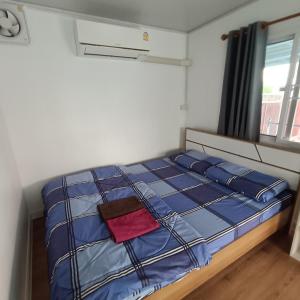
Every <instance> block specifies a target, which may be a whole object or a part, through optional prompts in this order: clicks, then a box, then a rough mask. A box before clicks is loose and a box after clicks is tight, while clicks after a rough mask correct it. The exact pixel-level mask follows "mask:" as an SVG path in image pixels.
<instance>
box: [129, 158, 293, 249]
mask: <svg viewBox="0 0 300 300" xmlns="http://www.w3.org/2000/svg"><path fill="white" fill-rule="evenodd" d="M197 159H199V157H198V156H197ZM184 163H185V162H184V161H183V160H182V161H180V162H179V164H177V163H175V162H173V161H171V160H170V159H168V158H164V159H154V160H150V161H147V162H144V163H138V164H133V165H129V166H127V167H124V168H123V169H124V172H127V173H128V174H130V175H129V177H130V179H131V180H132V181H139V180H143V181H144V182H145V183H147V184H148V185H149V187H150V188H151V189H153V190H154V191H155V192H156V193H157V194H158V195H159V196H160V197H161V199H163V201H165V202H166V203H167V204H168V205H169V206H170V207H171V208H172V209H173V210H174V211H176V212H177V213H178V214H179V215H180V216H181V217H182V218H183V219H184V220H185V221H187V223H189V224H190V225H191V226H193V227H194V228H195V229H196V230H197V231H198V232H199V233H200V234H201V235H202V236H204V237H205V239H206V241H207V244H208V249H209V251H210V252H211V254H214V253H216V252H217V251H219V250H220V249H222V248H223V247H225V246H226V245H228V244H229V243H231V242H233V241H235V240H236V239H238V238H239V237H241V236H242V235H244V234H245V233H247V232H249V231H250V230H251V229H253V228H255V227H256V226H258V225H260V224H261V223H263V222H265V221H266V220H268V219H270V218H271V217H272V216H274V215H276V214H278V213H279V212H281V211H282V210H284V209H285V208H287V207H288V206H289V205H291V203H292V199H293V194H292V193H291V192H290V191H288V190H285V191H283V192H281V193H280V194H279V195H278V196H276V197H274V198H272V199H271V200H269V201H268V202H267V203H264V202H258V201H257V200H254V199H252V198H249V197H247V196H245V195H242V194H240V193H238V192H236V191H234V190H232V189H230V187H228V186H225V185H222V184H219V183H216V182H214V181H212V180H210V179H209V178H207V177H204V176H202V175H200V174H199V173H197V172H198V171H199V169H201V170H202V169H203V168H202V167H205V168H207V167H209V166H206V165H205V164H203V165H202V166H200V167H201V168H200V167H199V168H198V167H197V168H198V169H196V171H197V172H194V171H192V170H191V169H189V168H188V165H190V163H189V162H188V164H187V167H183V165H184ZM213 163H214V162H213V161H210V164H209V165H210V166H211V164H213Z"/></svg>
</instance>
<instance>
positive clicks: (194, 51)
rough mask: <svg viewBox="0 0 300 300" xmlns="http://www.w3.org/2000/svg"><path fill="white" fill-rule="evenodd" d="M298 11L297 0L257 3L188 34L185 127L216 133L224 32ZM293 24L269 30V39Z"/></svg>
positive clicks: (223, 59)
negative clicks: (188, 65)
mask: <svg viewBox="0 0 300 300" xmlns="http://www.w3.org/2000/svg"><path fill="white" fill-rule="evenodd" d="M299 11H300V1H295V0H284V1H282V0H260V1H255V2H254V3H252V4H250V5H248V6H245V7H243V8H241V9H239V10H237V11H235V12H233V13H231V14H229V15H227V16H225V17H223V18H220V19H218V20H216V21H214V22H212V23H210V24H208V25H206V26H204V27H202V28H200V29H198V30H195V31H193V32H191V33H190V34H189V37H188V39H189V42H188V49H189V53H188V56H189V57H190V58H191V59H192V60H193V65H192V67H191V68H189V69H188V107H189V108H188V113H187V126H189V127H198V128H202V129H208V130H212V131H216V130H217V126H218V121H219V112H220V102H221V94H222V84H223V73H224V67H225V56H226V47H227V43H226V42H224V41H222V40H221V39H220V36H221V35H222V34H223V33H227V32H229V31H230V30H233V29H238V28H239V27H241V26H245V25H247V24H249V23H252V22H256V21H270V20H273V19H277V18H280V17H284V16H287V15H289V14H293V13H296V12H299ZM295 22H298V28H300V27H299V18H298V20H295V21H293V22H291V21H290V22H285V23H280V24H278V25H274V26H272V27H270V30H269V35H270V36H273V37H275V36H280V34H286V33H287V32H288V30H289V27H290V26H291V25H292V24H293V26H294V25H295Z"/></svg>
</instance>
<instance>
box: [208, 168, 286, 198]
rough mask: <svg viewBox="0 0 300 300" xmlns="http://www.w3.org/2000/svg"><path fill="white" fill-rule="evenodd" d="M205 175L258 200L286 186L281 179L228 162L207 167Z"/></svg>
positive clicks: (273, 195) (270, 195)
mask: <svg viewBox="0 0 300 300" xmlns="http://www.w3.org/2000/svg"><path fill="white" fill-rule="evenodd" d="M206 175H207V177H208V178H210V179H212V180H214V181H216V182H219V183H221V184H224V185H226V186H228V187H230V188H231V189H232V190H235V191H237V192H239V193H242V194H244V195H245V196H247V197H250V198H253V199H255V200H256V201H259V202H260V201H262V202H267V201H269V200H271V199H272V198H274V197H276V196H277V195H278V194H280V193H281V192H282V191H284V190H286V189H287V188H288V183H287V182H286V181H285V180H283V179H280V178H276V177H273V176H270V175H267V174H263V173H260V172H257V171H254V170H252V169H248V168H246V167H243V166H240V165H236V164H233V163H230V162H223V163H220V164H218V165H217V166H212V167H210V168H208V169H207V170H206Z"/></svg>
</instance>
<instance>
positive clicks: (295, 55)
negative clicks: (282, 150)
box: [260, 31, 300, 149]
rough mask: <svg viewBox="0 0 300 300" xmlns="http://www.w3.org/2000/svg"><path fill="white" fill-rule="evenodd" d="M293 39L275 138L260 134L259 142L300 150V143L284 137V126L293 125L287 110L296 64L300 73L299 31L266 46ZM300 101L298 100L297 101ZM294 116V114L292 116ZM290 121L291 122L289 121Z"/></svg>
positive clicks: (272, 40)
mask: <svg viewBox="0 0 300 300" xmlns="http://www.w3.org/2000/svg"><path fill="white" fill-rule="evenodd" d="M290 39H293V48H292V53H291V59H290V68H289V74H288V79H287V83H286V85H285V86H284V87H283V91H284V96H283V100H282V107H281V112H280V118H279V124H278V131H277V135H276V136H272V135H266V134H262V133H261V134H260V141H261V142H265V143H271V144H277V145H279V146H281V147H287V148H296V149H300V143H298V142H294V141H290V140H288V139H287V137H286V135H285V131H286V130H285V129H286V126H285V124H287V123H289V124H292V123H293V119H292V118H290V120H288V118H289V116H290V110H289V109H288V105H289V101H290V99H291V97H292V91H293V79H294V77H295V75H296V71H297V69H296V67H297V63H299V65H298V68H299V70H298V72H300V55H299V53H300V31H299V32H297V33H296V32H294V33H293V34H287V35H285V36H284V37H282V36H281V37H277V38H275V39H270V40H269V41H268V45H271V44H274V43H280V42H284V41H287V40H290ZM295 84H300V82H295ZM298 101H300V100H298ZM293 116H294V114H293ZM291 119H292V120H291Z"/></svg>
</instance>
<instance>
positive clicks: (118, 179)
mask: <svg viewBox="0 0 300 300" xmlns="http://www.w3.org/2000/svg"><path fill="white" fill-rule="evenodd" d="M199 134H200V135H199ZM212 136H214V135H211V134H209V133H204V132H200V131H197V130H193V129H188V130H187V132H186V147H187V149H190V150H197V151H199V150H200V151H202V152H206V153H208V152H209V151H212V152H213V153H209V154H213V155H218V156H221V157H223V158H225V159H229V160H230V158H232V157H229V156H233V157H234V159H236V158H238V160H239V161H238V163H241V164H245V165H249V161H251V163H250V166H251V167H253V164H254V166H255V167H256V168H258V169H259V168H260V169H263V171H266V170H267V172H269V173H271V174H272V173H274V172H275V174H276V175H278V176H281V177H284V178H285V179H287V180H288V182H289V184H290V187H291V188H292V189H294V190H295V189H296V186H297V184H298V180H299V172H298V171H297V170H294V169H293V168H292V169H289V168H287V167H286V166H282V165H281V166H278V162H279V164H281V162H280V160H278V153H276V155H277V158H276V164H277V165H276V164H273V163H272V162H270V161H268V162H267V163H265V162H263V158H262V154H261V153H260V152H259V150H258V147H257V145H255V146H254V150H255V151H254V152H253V151H252V150H253V148H251V147H252V146H253V144H251V143H246V146H245V144H244V143H245V142H242V143H243V144H242V146H240V148H239V153H234V152H230V151H229V150H230V149H229V148H230V147H232V146H230V145H231V144H230V143H231V142H232V143H233V145H234V147H233V149H234V151H236V150H235V149H236V144H237V143H239V142H240V141H236V140H232V141H231V140H230V141H229V143H226V144H224V141H222V142H221V143H220V141H219V140H218V139H219V138H220V137H219V136H216V137H217V143H219V145H220V144H221V145H222V147H221V148H222V149H221V150H220V149H219V148H218V147H216V146H217V145H216V141H215V139H214V138H212V139H211V140H212V141H210V140H209V137H210V138H211V137H212ZM202 141H204V142H203V143H202ZM226 141H227V138H226ZM208 144H210V145H208ZM228 144H229V146H228ZM241 147H244V148H243V152H242V154H243V155H241V151H240V150H241ZM224 148H225V149H224ZM248 148H250V150H249V149H248ZM264 150H265V149H264ZM222 151H223V153H221V152H222ZM216 152H217V153H216ZM255 153H256V155H257V156H255ZM281 155H284V153H281ZM224 156H225V157H224ZM249 156H250V158H249ZM267 157H268V159H270V157H269V156H268V155H267ZM296 158H298V159H299V157H296ZM240 160H242V162H241V161H240ZM248 160H249V161H248ZM234 161H235V160H234ZM270 169H271V170H272V172H270ZM99 179H100V181H99ZM101 180H102V181H101ZM99 182H101V183H99ZM131 193H138V195H139V196H140V197H141V198H143V199H144V200H143V201H145V203H146V204H147V205H150V206H151V207H152V208H153V212H154V213H157V214H158V215H159V216H158V217H157V219H158V220H160V221H161V220H167V221H166V224H165V223H162V226H161V227H162V229H166V230H165V231H163V230H162V231H161V233H160V235H159V234H158V235H151V234H150V236H149V237H148V236H147V238H145V239H144V240H143V239H141V241H139V242H136V243H134V242H133V243H131V244H130V245H127V244H126V245H125V247H123V246H122V247H123V248H122V250H120V249H121V248H120V247H119V248H118V249H115V248H116V247H115V245H114V244H113V243H111V242H110V241H109V240H110V239H109V234H108V233H107V230H106V231H105V228H104V227H105V226H104V225H103V224H102V223H97V222H99V216H98V214H97V210H96V205H97V203H99V202H101V201H102V200H101V199H103V198H104V197H107V195H108V197H115V198H118V197H119V198H120V197H121V196H127V195H128V194H129V195H130V194H131ZM43 194H44V199H45V207H46V216H47V219H46V228H47V233H46V244H47V247H48V258H49V278H50V282H51V287H52V288H51V292H52V294H51V295H52V296H51V297H52V299H62V298H64V299H74V298H75V299H84V298H87V299H102V298H103V299H116V296H115V295H114V294H112V292H111V291H112V290H115V291H116V293H117V295H121V296H120V297H119V299H122V298H126V297H127V298H128V299H139V298H143V297H145V296H148V298H149V299H181V298H183V297H184V296H186V295H187V294H188V293H190V292H191V291H192V290H193V289H195V288H197V287H198V286H200V285H201V284H202V283H203V282H205V281H206V280H208V279H209V278H211V277H212V276H214V275H215V274H217V273H218V272H219V271H221V270H222V269H224V268H225V267H226V266H228V265H229V264H230V263H232V262H233V261H235V260H236V259H238V258H239V257H240V256H241V255H243V254H244V253H246V252H247V251H249V250H250V249H251V248H253V247H254V246H255V245H257V244H259V243H260V242H261V241H263V240H264V239H266V238H267V237H268V236H270V235H271V234H272V233H274V232H275V231H277V230H279V229H280V228H281V227H283V226H284V225H286V224H287V223H288V222H289V220H290V219H291V210H292V209H291V208H292V205H293V199H294V193H293V192H291V191H283V192H282V193H280V194H279V195H278V196H276V197H274V198H272V200H270V201H268V202H267V203H260V202H257V201H255V200H253V199H251V198H249V197H247V196H245V195H243V194H241V193H238V192H236V191H234V190H232V189H230V188H228V187H226V186H224V185H221V184H219V183H216V182H215V181H213V180H211V179H209V178H207V177H205V176H203V175H201V174H199V173H197V172H194V171H192V170H189V169H187V168H185V167H183V166H181V165H178V164H177V163H175V162H174V161H172V160H170V158H168V157H166V158H161V159H153V160H149V161H146V162H143V163H137V164H132V165H128V166H112V167H107V168H96V169H92V170H87V171H84V172H79V173H76V174H71V175H69V176H63V177H59V178H57V179H55V180H53V181H51V182H50V183H48V184H47V185H46V186H45V188H44V190H43ZM66 194H67V195H66ZM74 203H76V205H74ZM87 203H88V205H87ZM72 205H73V207H72ZM60 206H62V207H60ZM66 215H67V216H68V217H67V219H66V218H65V216H66ZM83 220H84V222H83ZM95 222H96V223H95ZM163 222H165V221H163ZM95 224H96V225H95ZM95 226H96V227H95ZM101 226H102V227H103V226H104V227H103V230H102V231H101V232H100V231H97V230H98V227H99V228H100V227H101ZM170 227H172V228H176V230H175V232H177V233H178V236H175V237H174V236H172V235H170V232H171V231H170V230H169V231H168V230H167V229H168V228H170ZM72 230H73V236H75V237H76V238H75V240H74V241H68V242H66V237H68V236H69V233H68V232H69V231H72ZM60 231H61V232H60ZM74 232H75V234H74ZM100 235H102V236H101V238H99V237H100ZM87 236H88V237H87ZM89 239H90V240H89ZM137 240H139V239H137ZM103 241H105V243H106V242H107V241H108V242H107V243H106V244H104V242H103ZM158 241H160V242H161V243H162V244H163V245H164V247H161V246H159V245H162V244H155V243H156V242H157V243H158ZM166 241H168V242H166ZM182 241H183V242H182ZM51 243H52V244H51ZM72 243H73V244H72ZM101 243H102V244H103V245H104V246H103V245H102V246H101V245H100V246H101V247H102V248H101V247H100V246H99V244H101ZM70 244H71V246H70ZM150 244H151V245H153V246H152V247H150V246H149V245H150ZM95 245H97V247H96V248H94V250H96V251H98V252H99V251H102V252H105V253H107V252H111V253H116V254H117V256H118V255H119V256H120V257H122V255H123V256H124V253H126V251H127V253H131V256H130V261H129V260H128V262H127V263H124V264H123V265H120V266H119V267H118V270H117V271H114V270H113V267H114V265H115V266H117V265H118V263H119V261H113V260H112V261H111V262H109V265H108V266H106V268H107V269H108V271H107V272H106V274H102V275H101V276H100V277H101V278H100V277H99V276H98V275H99V274H95V273H97V272H99V268H100V269H101V268H103V265H105V261H103V257H102V259H101V260H100V259H99V260H98V261H97V257H99V255H97V253H98V252H93V251H92V250H90V249H92V248H93V247H95ZM166 245H167V246H166ZM130 247H131V248H130ZM132 247H134V248H132ZM157 247H158V248H159V247H160V249H159V251H158V250H157ZM179 247H182V249H183V250H182V251H179V250H178V249H179ZM64 248H65V250H63V249H64ZM67 248H68V250H66V249H67ZM70 248H71V251H69V250H70ZM148 248H149V249H148ZM82 249H85V250H84V251H86V249H89V252H87V253H86V255H85V256H83V255H81V253H82V252H80V251H81V250H82ZM101 249H102V250H101ZM103 249H104V250H103ZM140 249H144V251H141V250H140ZM176 249H177V250H176ZM187 249H188V251H187ZM114 251H115V252H114ZM139 251H141V253H140V252H139ZM176 251H177V252H176ZM79 252H80V254H79V255H78V253H79ZM175 252H176V253H175ZM132 253H134V254H132ZM136 253H139V254H138V255H136ZM149 253H150V254H149ZM170 253H171V254H170ZM174 253H175V255H174V256H173V254H174ZM188 253H196V261H197V263H191V262H193V259H191V258H190V256H189V255H190V254H188ZM176 255H177V256H176ZM137 256H138V258H137ZM158 257H159V258H161V257H164V258H163V259H160V260H158ZM165 257H168V258H167V259H165ZM211 257H212V260H211ZM84 259H85V260H88V263H83V262H82V260H84ZM109 259H110V258H109V256H107V257H106V260H109ZM122 259H123V260H124V261H126V258H125V256H124V257H123V258H122ZM174 259H175V260H176V261H180V262H181V263H178V264H172V260H174ZM80 260H81V261H80ZM194 260H195V259H194ZM146 261H151V262H152V261H155V264H150V267H148V265H147V263H145V262H146ZM156 261H159V262H158V263H156ZM64 263H65V266H64V265H63V264H64ZM60 266H64V267H61V268H60ZM69 266H70V267H69ZM78 266H79V267H78ZM90 266H93V267H90ZM128 266H130V267H131V270H132V272H131V273H130V272H129V271H128V270H129V269H130V268H128ZM68 268H69V269H71V271H70V272H69V273H70V274H71V275H69V273H68ZM109 268H112V269H111V270H110V269H109ZM74 270H77V271H76V272H74ZM122 272H123V273H122ZM126 272H128V273H126ZM143 272H144V273H146V275H147V276H146V277H147V278H150V280H149V282H150V283H148V284H145V282H143V276H144V277H145V274H144V273H143ZM57 273H58V274H57ZM100 273H101V272H100ZM121 273H122V274H125V275H124V276H123V275H122V276H119V274H121ZM126 274H131V275H126ZM116 275H118V276H117V277H118V280H119V281H117V280H115V278H117V277H116ZM99 278H100V279H101V280H100V279H99ZM107 278H110V281H109V284H112V287H111V288H110V289H106V286H107V283H108V281H107V280H108V279H107ZM120 278H121V280H123V281H124V282H121V280H120ZM179 279H181V280H179ZM83 281H84V284H83ZM68 282H70V287H69V288H68ZM99 282H101V284H99ZM114 282H117V283H118V284H115V285H113V283H114ZM137 283H138V284H137ZM122 284H123V288H122ZM124 286H129V290H128V291H127V292H126V293H124V294H122V293H123V289H124ZM100 287H101V288H102V290H103V292H102V291H101V293H100V292H99V288H100ZM120 287H121V288H120ZM118 288H119V289H120V290H117V289H118ZM69 289H72V291H71V292H70V290H69ZM81 289H82V290H81ZM74 290H75V292H74ZM71 294H72V295H71ZM70 295H71V296H70Z"/></svg>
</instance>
